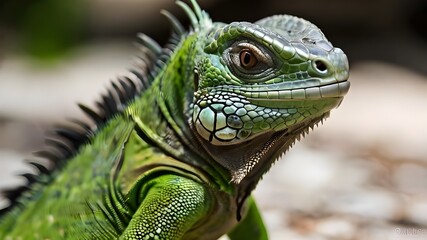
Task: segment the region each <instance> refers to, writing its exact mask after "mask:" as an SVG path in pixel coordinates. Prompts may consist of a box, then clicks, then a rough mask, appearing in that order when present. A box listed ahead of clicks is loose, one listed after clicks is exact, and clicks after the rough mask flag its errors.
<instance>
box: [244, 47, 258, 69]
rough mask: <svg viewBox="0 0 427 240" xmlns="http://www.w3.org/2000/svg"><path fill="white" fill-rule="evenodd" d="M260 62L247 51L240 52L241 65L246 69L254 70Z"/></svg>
mask: <svg viewBox="0 0 427 240" xmlns="http://www.w3.org/2000/svg"><path fill="white" fill-rule="evenodd" d="M257 62H258V60H257V59H256V57H255V56H254V55H253V54H252V53H251V52H250V51H249V50H247V49H245V50H242V51H241V52H240V64H241V65H242V66H243V67H244V68H246V69H249V68H252V67H254V66H255V65H256V64H257Z"/></svg>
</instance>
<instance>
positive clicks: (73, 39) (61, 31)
mask: <svg viewBox="0 0 427 240" xmlns="http://www.w3.org/2000/svg"><path fill="white" fill-rule="evenodd" d="M0 2H2V1H0ZM0 9H1V10H0V21H1V22H2V24H3V25H4V26H5V27H7V28H8V29H9V30H11V31H9V32H12V33H16V35H17V36H16V39H17V40H18V44H19V45H18V48H22V49H23V50H24V51H25V52H26V53H28V54H30V55H31V56H33V57H35V58H38V59H41V60H52V59H56V58H58V57H60V56H62V55H64V54H65V53H67V52H69V50H70V49H72V47H73V46H75V45H76V44H77V43H78V42H80V41H81V40H82V39H83V38H84V35H85V32H86V30H85V29H86V28H85V23H86V22H87V21H86V19H87V2H86V1H85V0H33V1H31V0H28V1H26V0H9V1H6V0H3V2H2V3H0ZM5 37H6V38H7V37H8V36H5Z"/></svg>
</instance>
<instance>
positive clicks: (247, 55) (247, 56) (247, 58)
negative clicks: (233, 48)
mask: <svg viewBox="0 0 427 240" xmlns="http://www.w3.org/2000/svg"><path fill="white" fill-rule="evenodd" d="M243 54H244V57H243V63H244V64H246V65H247V64H249V63H250V62H251V58H252V55H251V53H249V52H245V53H243Z"/></svg>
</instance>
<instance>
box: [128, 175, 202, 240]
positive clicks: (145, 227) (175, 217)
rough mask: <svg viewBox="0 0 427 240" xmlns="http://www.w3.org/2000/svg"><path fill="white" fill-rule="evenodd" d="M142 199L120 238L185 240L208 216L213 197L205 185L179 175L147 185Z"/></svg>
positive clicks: (163, 177) (142, 192) (144, 187)
mask: <svg viewBox="0 0 427 240" xmlns="http://www.w3.org/2000/svg"><path fill="white" fill-rule="evenodd" d="M140 199H141V200H142V201H141V203H140V205H139V207H138V209H137V210H136V212H135V214H134V215H133V217H132V220H131V221H130V223H129V225H128V227H127V228H126V229H125V231H124V232H123V234H122V235H121V236H120V239H170V240H173V239H182V237H183V236H184V235H185V233H186V232H187V231H188V230H189V229H191V227H192V226H193V225H194V224H195V223H197V221H198V220H200V219H201V218H203V217H206V214H207V211H208V208H209V205H210V204H209V200H208V198H207V191H206V189H205V188H204V186H203V185H201V184H200V183H198V182H195V181H193V180H191V179H187V178H184V177H181V176H177V175H163V176H159V177H157V178H155V179H153V180H151V181H150V182H148V183H146V184H144V186H143V189H142V191H141V192H140Z"/></svg>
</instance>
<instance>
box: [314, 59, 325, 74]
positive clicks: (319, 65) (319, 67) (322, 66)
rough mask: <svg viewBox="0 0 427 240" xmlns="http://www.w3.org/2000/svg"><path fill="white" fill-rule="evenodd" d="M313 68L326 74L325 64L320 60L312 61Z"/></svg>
mask: <svg viewBox="0 0 427 240" xmlns="http://www.w3.org/2000/svg"><path fill="white" fill-rule="evenodd" d="M314 66H315V67H316V69H317V70H318V71H319V72H321V73H326V71H328V67H327V66H326V63H325V62H323V61H322V60H316V61H314Z"/></svg>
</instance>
